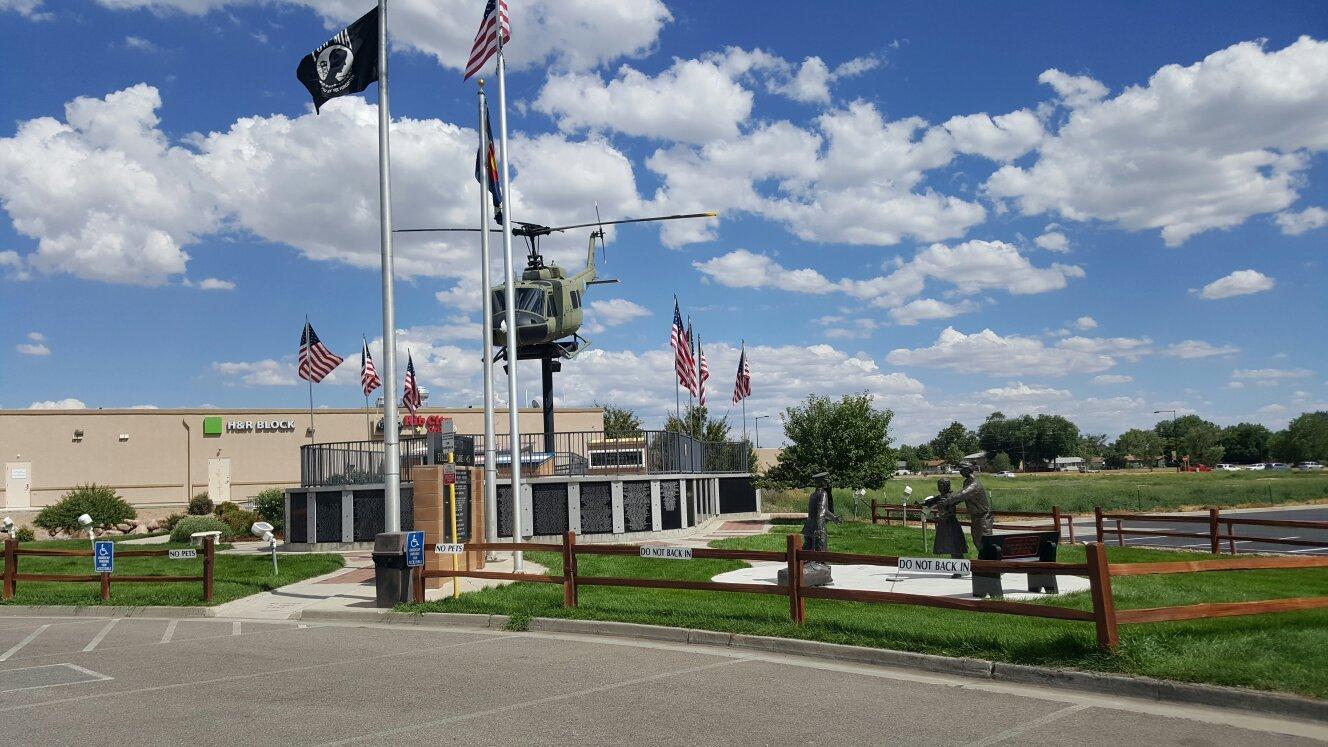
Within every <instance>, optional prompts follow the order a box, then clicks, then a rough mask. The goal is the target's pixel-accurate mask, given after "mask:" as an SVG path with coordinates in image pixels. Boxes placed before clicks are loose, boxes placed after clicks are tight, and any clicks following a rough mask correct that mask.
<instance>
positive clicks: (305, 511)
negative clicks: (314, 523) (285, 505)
mask: <svg viewBox="0 0 1328 747" xmlns="http://www.w3.org/2000/svg"><path fill="white" fill-rule="evenodd" d="M308 507H309V494H308V493H291V494H290V526H288V527H286V541H287V542H300V543H304V542H308V541H309V524H308V520H309V508H308Z"/></svg>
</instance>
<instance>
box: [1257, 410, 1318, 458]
mask: <svg viewBox="0 0 1328 747" xmlns="http://www.w3.org/2000/svg"><path fill="white" fill-rule="evenodd" d="M1270 450H1271V451H1272V455H1273V458H1275V459H1278V460H1280V461H1284V462H1292V463H1294V462H1307V461H1315V462H1323V461H1328V411H1323V410H1320V411H1319V412H1306V413H1302V414H1301V415H1300V417H1297V418H1296V419H1295V420H1292V421H1291V422H1290V423H1289V424H1288V425H1287V427H1286V430H1284V431H1278V432H1277V434H1276V435H1275V436H1274V437H1273V439H1272V442H1271V443H1270Z"/></svg>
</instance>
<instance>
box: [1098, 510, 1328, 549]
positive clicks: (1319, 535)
mask: <svg viewBox="0 0 1328 747" xmlns="http://www.w3.org/2000/svg"><path fill="white" fill-rule="evenodd" d="M1121 513H1130V512H1128V511H1122V512H1121ZM1185 515H1188V516H1191V517H1198V516H1202V517H1204V518H1205V519H1206V518H1207V514H1206V513H1203V514H1199V513H1189V514H1185ZM1222 516H1223V517H1224V518H1241V519H1278V520H1291V521H1328V506H1310V507H1304V508H1295V507H1292V508H1260V509H1239V510H1227V511H1223V512H1222ZM1122 526H1123V527H1124V528H1125V529H1126V530H1129V529H1147V530H1155V531H1160V532H1190V533H1202V534H1205V535H1206V534H1207V532H1208V525H1207V523H1206V522H1205V523H1198V522H1157V521H1148V522H1130V521H1128V520H1126V521H1123V522H1122ZM1103 529H1104V532H1103V535H1104V536H1103V539H1104V540H1105V541H1106V542H1107V543H1108V544H1110V545H1115V544H1118V543H1119V541H1120V540H1119V538H1118V537H1117V535H1116V522H1115V520H1111V519H1108V520H1104V522H1103ZM1222 533H1223V534H1224V535H1225V533H1226V526H1225V525H1223V526H1222ZM1236 535H1237V536H1244V537H1270V538H1281V539H1293V540H1303V541H1309V542H1313V543H1315V544H1314V545H1312V546H1302V545H1290V544H1281V543H1272V542H1259V541H1257V540H1236V542H1235V545H1236V552H1237V553H1243V552H1263V553H1267V552H1273V553H1293V554H1296V555H1328V531H1325V530H1322V529H1304V528H1300V527H1265V526H1249V525H1237V526H1236ZM1074 536H1075V541H1076V542H1086V541H1093V540H1094V539H1095V538H1096V536H1097V532H1096V528H1095V525H1094V520H1093V516H1092V514H1091V513H1090V514H1088V515H1087V516H1084V517H1081V516H1077V515H1076V516H1075V521H1074ZM1123 539H1124V543H1125V544H1126V545H1147V546H1151V547H1176V548H1184V549H1189V550H1207V549H1209V547H1210V541H1209V540H1208V539H1200V538H1181V537H1150V536H1146V535H1131V534H1130V533H1129V532H1128V531H1126V532H1125V534H1124V538H1123ZM1229 551H1230V550H1229V546H1228V542H1227V540H1225V539H1223V540H1222V552H1224V553H1226V552H1229Z"/></svg>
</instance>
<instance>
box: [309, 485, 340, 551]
mask: <svg viewBox="0 0 1328 747" xmlns="http://www.w3.org/2000/svg"><path fill="white" fill-rule="evenodd" d="M314 511H315V513H314V534H315V537H314V542H340V541H341V491H339V490H331V491H329V490H323V491H319V492H317V493H315V494H314Z"/></svg>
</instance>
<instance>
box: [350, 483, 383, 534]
mask: <svg viewBox="0 0 1328 747" xmlns="http://www.w3.org/2000/svg"><path fill="white" fill-rule="evenodd" d="M351 511H352V512H353V513H354V519H353V521H354V523H355V536H354V538H353V539H354V540H355V541H356V542H373V541H374V537H377V536H378V535H379V534H380V533H382V531H383V528H384V527H385V526H386V523H387V522H386V520H387V511H386V510H385V509H384V506H383V491H381V490H357V491H355V497H354V499H353V500H352V504H351Z"/></svg>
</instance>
